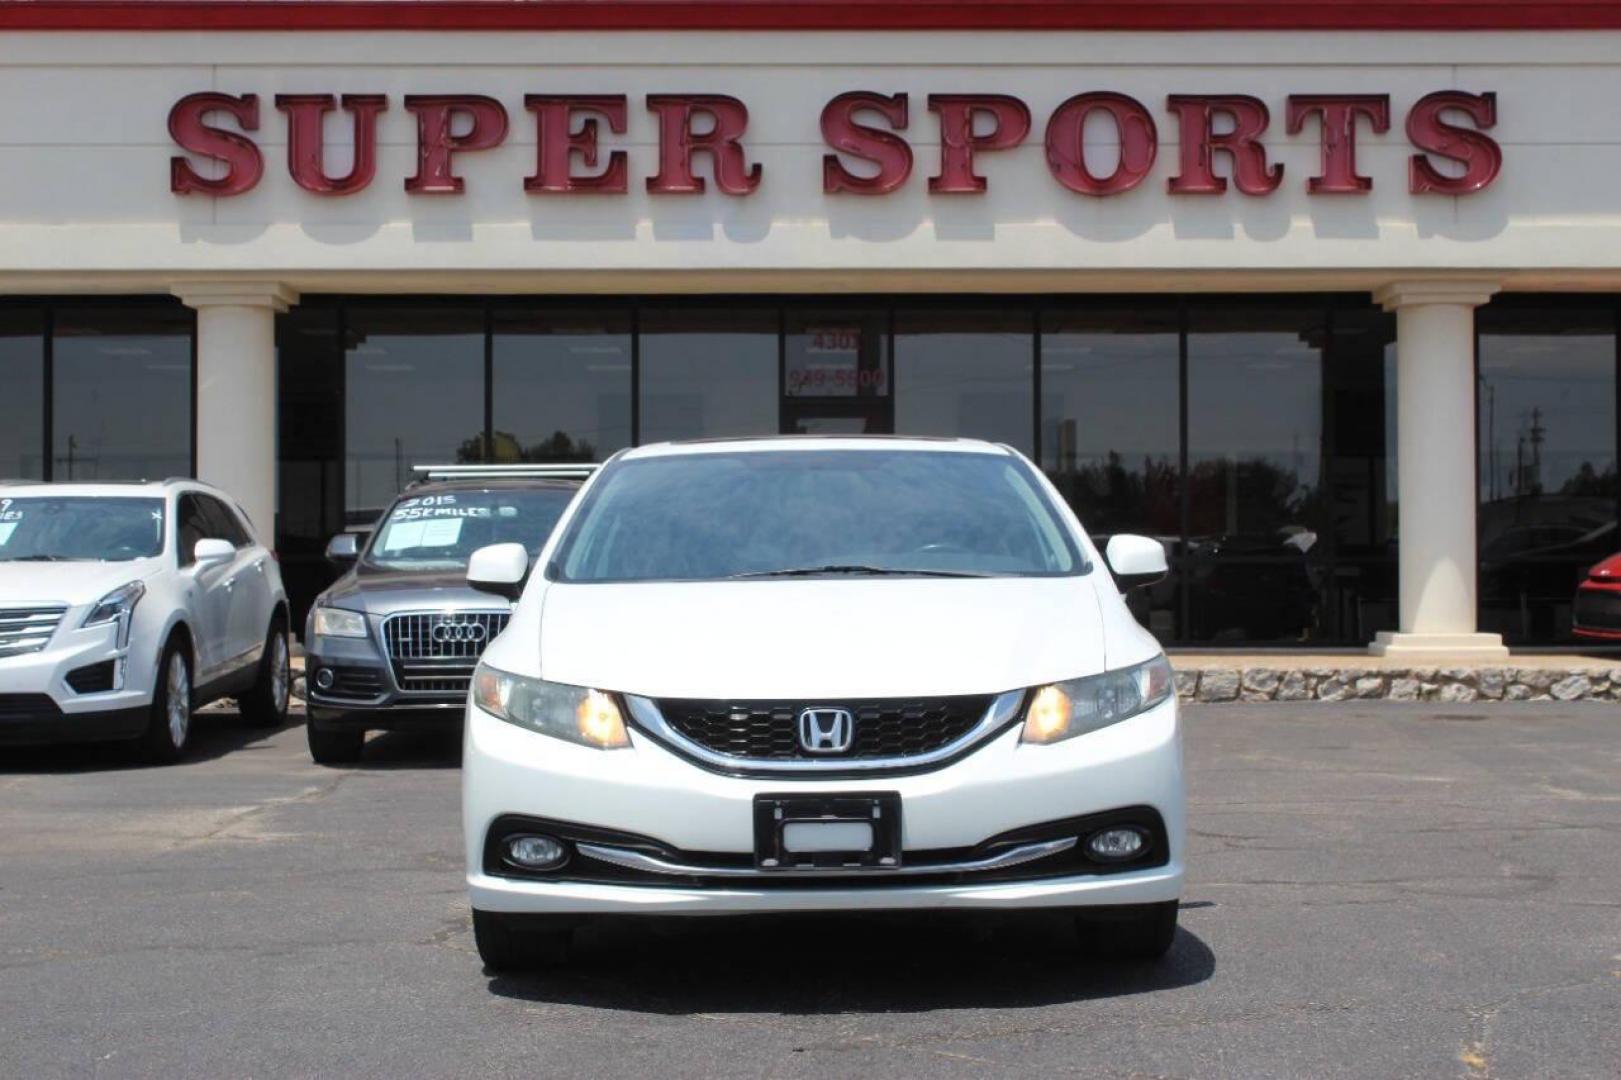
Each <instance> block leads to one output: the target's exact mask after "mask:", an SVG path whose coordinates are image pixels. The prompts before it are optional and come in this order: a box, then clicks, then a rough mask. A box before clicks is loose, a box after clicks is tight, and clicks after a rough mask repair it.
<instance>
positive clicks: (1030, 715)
mask: <svg viewBox="0 0 1621 1080" xmlns="http://www.w3.org/2000/svg"><path fill="white" fill-rule="evenodd" d="M1175 692H1176V680H1175V678H1174V677H1173V676H1172V674H1171V662H1170V661H1169V660H1167V659H1165V656H1164V654H1163V653H1162V654H1160V655H1159V656H1156V657H1154V659H1152V660H1150V661H1148V662H1147V663H1143V664H1137V665H1135V666H1134V667H1128V668H1120V669H1118V670H1116V671H1105V672H1104V673H1103V674H1101V675H1088V676H1087V677H1086V678H1084V679H1070V680H1069V681H1068V682H1061V683H1049V684H1048V685H1046V686H1042V687H1039V688H1037V690H1036V692H1035V694H1033V695H1032V696H1031V698H1030V706H1029V708H1028V709H1026V711H1025V714H1024V731H1023V733H1022V734H1020V736H1019V741H1020V742H1027V743H1055V742H1062V741H1063V740H1065V739H1073V738H1074V737H1075V736H1077V735H1085V734H1086V733H1087V732H1088V731H1096V730H1098V729H1099V728H1104V727H1108V726H1109V725H1110V724H1118V723H1119V722H1120V721H1122V720H1126V719H1129V718H1131V717H1133V716H1136V715H1137V714H1138V713H1140V712H1145V711H1147V710H1148V709H1152V708H1153V707H1154V706H1155V705H1158V704H1159V703H1160V702H1162V701H1164V700H1165V699H1166V698H1168V697H1170V696H1171V695H1172V694H1174V693H1175Z"/></svg>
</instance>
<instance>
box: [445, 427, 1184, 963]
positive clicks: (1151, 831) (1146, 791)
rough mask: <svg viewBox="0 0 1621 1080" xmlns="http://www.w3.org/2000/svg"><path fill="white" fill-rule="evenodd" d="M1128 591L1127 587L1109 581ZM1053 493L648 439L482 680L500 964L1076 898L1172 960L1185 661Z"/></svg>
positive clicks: (881, 466) (961, 474)
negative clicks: (653, 933) (718, 925)
mask: <svg viewBox="0 0 1621 1080" xmlns="http://www.w3.org/2000/svg"><path fill="white" fill-rule="evenodd" d="M1111 570H1112V571H1113V575H1112V576H1111ZM1165 571H1166V560H1165V552H1164V549H1163V548H1162V547H1161V546H1160V544H1159V543H1158V542H1157V541H1155V540H1152V539H1150V538H1147V537H1141V536H1115V537H1113V538H1112V539H1111V540H1110V542H1109V545H1108V562H1107V564H1105V562H1104V560H1103V558H1102V557H1100V555H1099V554H1098V552H1097V549H1096V548H1095V547H1094V546H1093V545H1092V542H1091V540H1090V539H1089V538H1088V537H1087V535H1086V532H1085V531H1084V530H1083V529H1082V528H1081V526H1080V524H1079V522H1077V521H1076V520H1075V517H1074V515H1073V514H1072V513H1071V512H1070V510H1069V508H1068V507H1067V506H1065V505H1064V502H1063V500H1062V499H1061V498H1060V497H1059V495H1058V493H1057V492H1056V491H1055V490H1054V489H1053V486H1052V485H1051V484H1050V483H1049V482H1048V481H1047V478H1046V477H1045V476H1043V475H1042V474H1041V472H1040V471H1039V470H1038V469H1036V468H1035V467H1034V466H1032V465H1031V464H1030V462H1028V461H1027V460H1025V458H1023V457H1022V456H1021V455H1019V454H1018V453H1016V452H1015V451H1013V450H1010V449H1008V448H1007V447H1003V446H993V445H991V444H989V443H983V442H977V441H970V440H944V439H932V440H931V439H874V438H864V439H850V438H844V439H838V438H832V439H817V438H809V439H806V438H799V439H795V438H783V439H756V440H733V441H724V440H721V441H711V442H695V443H686V444H664V445H658V446H646V447H641V448H639V449H635V450H628V451H625V452H623V453H621V454H619V455H617V456H616V457H614V458H613V459H612V460H611V461H610V462H608V464H606V465H604V466H603V468H602V470H601V471H600V472H599V473H598V474H597V475H596V476H595V477H594V478H593V479H592V480H591V481H589V482H588V483H587V485H586V486H585V488H584V489H582V491H581V493H580V495H579V496H578V497H576V499H575V500H574V502H573V504H572V505H571V507H570V509H569V510H568V511H567V512H566V514H565V516H564V518H563V520H562V521H561V522H560V523H559V525H558V527H557V529H556V530H555V531H554V532H553V534H552V538H551V540H550V541H549V542H548V543H547V545H546V547H545V549H544V550H543V551H542V552H541V555H540V561H539V564H538V567H537V569H536V570H535V571H534V573H533V575H532V577H531V578H530V579H529V580H528V581H527V584H525V579H526V576H528V572H529V560H528V553H527V552H526V551H525V550H524V548H523V546H522V545H515V544H508V545H497V546H493V547H488V548H483V549H481V550H479V551H478V552H475V553H474V554H473V557H472V559H471V560H470V562H469V566H468V575H467V576H468V580H469V582H470V583H472V584H473V585H474V586H475V587H479V588H482V589H485V590H487V591H490V592H497V593H501V594H503V595H509V596H514V597H516V596H519V595H520V594H521V597H522V598H521V599H520V600H519V601H518V603H517V605H516V606H515V607H514V609H513V612H512V620H511V622H510V623H509V624H508V626H507V629H506V631H505V632H504V633H502V634H501V636H500V637H498V638H496V640H495V641H494V642H493V643H491V644H490V646H489V647H488V648H487V649H486V651H485V652H484V655H483V658H482V661H481V662H480V664H479V667H478V670H477V672H476V673H475V675H474V678H473V686H472V691H471V694H470V700H469V702H468V709H467V724H466V735H465V747H464V753H463V759H462V761H463V779H462V810H463V826H464V829H465V843H466V857H467V881H468V885H469V887H470V891H471V894H472V903H473V928H474V932H475V937H476V940H477V944H478V948H479V953H480V955H481V956H482V957H483V958H484V961H485V963H486V964H487V965H488V966H489V967H491V968H493V969H501V968H506V967H518V966H525V965H529V964H533V963H536V962H544V961H547V960H552V959H556V958H558V957H559V956H560V955H561V954H562V952H563V951H564V950H565V949H566V947H567V945H568V943H569V939H570V936H571V934H572V931H573V929H574V928H575V927H576V925H577V924H578V923H579V922H580V921H582V920H584V919H589V918H591V917H593V916H597V915H603V914H616V915H625V914H675V915H683V914H684V915H722V914H733V913H743V912H786V911H819V910H821V911H825V910H834V909H837V910H857V909H866V910H875V909H937V908H965V909H974V910H980V911H988V910H995V909H1008V908H1049V909H1054V908H1056V909H1068V910H1070V911H1071V912H1072V913H1073V915H1074V916H1075V924H1076V926H1077V927H1078V929H1079V930H1080V931H1081V933H1082V934H1083V935H1084V937H1085V939H1086V940H1087V942H1088V943H1089V944H1090V946H1091V947H1092V948H1093V949H1094V950H1095V951H1097V952H1100V953H1106V954H1113V955H1116V956H1122V957H1132V958H1138V959H1150V958H1154V957H1157V956H1159V955H1160V954H1162V953H1163V952H1165V950H1166V949H1167V948H1168V947H1169V946H1170V944H1171V941H1172V938H1173V935H1174V934H1175V930H1176V916H1177V901H1178V897H1179V895H1180V893H1181V889H1182V879H1183V860H1184V850H1183V835H1184V825H1183V815H1184V810H1183V807H1184V796H1183V781H1182V756H1181V746H1182V742H1181V734H1180V730H1179V727H1178V721H1177V703H1176V693H1175V687H1174V681H1173V679H1172V675H1171V668H1170V665H1169V664H1168V663H1167V662H1166V659H1165V655H1164V653H1163V652H1162V651H1161V649H1160V647H1159V645H1158V643H1157V642H1156V641H1155V640H1154V638H1153V637H1152V636H1151V635H1149V634H1148V632H1147V631H1145V630H1144V629H1143V628H1142V627H1141V626H1139V625H1138V624H1137V623H1136V621H1135V620H1134V619H1133V618H1132V616H1131V614H1130V612H1129V611H1128V610H1127V607H1126V604H1125V601H1124V599H1123V597H1122V593H1121V590H1122V589H1129V588H1131V587H1134V586H1137V585H1144V584H1148V583H1150V582H1153V581H1156V580H1158V579H1159V578H1161V577H1163V576H1164V574H1165Z"/></svg>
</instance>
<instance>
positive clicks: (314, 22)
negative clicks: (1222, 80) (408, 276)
mask: <svg viewBox="0 0 1621 1080" xmlns="http://www.w3.org/2000/svg"><path fill="white" fill-rule="evenodd" d="M1613 29H1621V0H1564V2H1562V3H1534V2H1525V0H1409V2H1407V3H1394V2H1389V0H1384V2H1380V0H1372V2H1360V0H1242V2H1240V0H865V2H864V0H502V2H491V0H123V2H115V0H0V30H86V31H91V30H438V31H444V30H1161V31H1169V30H1613Z"/></svg>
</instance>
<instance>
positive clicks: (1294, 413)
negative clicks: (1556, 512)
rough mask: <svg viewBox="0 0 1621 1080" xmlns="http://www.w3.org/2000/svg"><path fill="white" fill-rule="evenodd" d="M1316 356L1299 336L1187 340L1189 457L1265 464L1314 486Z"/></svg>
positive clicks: (1318, 422) (1318, 429) (1197, 336)
mask: <svg viewBox="0 0 1621 1080" xmlns="http://www.w3.org/2000/svg"><path fill="white" fill-rule="evenodd" d="M1321 448H1322V373H1321V371H1320V370H1319V363H1318V351H1317V349H1315V348H1314V347H1312V346H1310V345H1308V344H1306V343H1305V342H1303V341H1301V340H1300V336H1299V335H1298V334H1295V333H1194V334H1189V335H1188V455H1189V457H1190V458H1191V459H1192V460H1194V461H1199V460H1204V459H1209V458H1222V457H1226V458H1234V459H1237V460H1244V459H1253V458H1264V459H1266V460H1268V461H1271V462H1272V463H1274V464H1276V465H1280V466H1283V467H1285V468H1288V469H1291V470H1293V471H1294V472H1296V473H1297V474H1298V475H1299V478H1300V480H1301V482H1302V483H1304V484H1308V485H1310V484H1314V483H1316V481H1317V460H1318V457H1319V454H1320V452H1321Z"/></svg>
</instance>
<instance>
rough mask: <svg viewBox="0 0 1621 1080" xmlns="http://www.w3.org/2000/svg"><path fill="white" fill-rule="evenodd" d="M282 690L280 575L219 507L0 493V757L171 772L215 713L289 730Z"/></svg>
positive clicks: (91, 494)
mask: <svg viewBox="0 0 1621 1080" xmlns="http://www.w3.org/2000/svg"><path fill="white" fill-rule="evenodd" d="M288 675H289V672H288V644H287V595H286V593H285V592H284V591H283V589H282V582H281V571H280V569H279V568H278V567H277V565H276V561H275V556H274V555H273V554H272V553H271V552H270V551H269V549H267V548H266V547H265V546H264V545H263V544H261V543H260V542H259V540H258V539H257V538H256V537H255V535H254V532H253V528H252V526H251V525H249V523H248V521H247V518H246V516H245V515H244V514H243V513H242V511H241V509H240V508H239V507H237V506H236V505H235V504H234V503H233V502H232V501H231V500H230V499H229V498H228V497H227V496H226V495H225V494H224V493H223V492H220V491H219V490H217V489H215V488H212V487H209V486H208V485H206V484H201V483H197V482H195V481H190V480H168V481H164V482H162V483H128V484H118V483H108V484H79V483H72V484H31V483H23V482H15V481H7V482H0V743H3V744H11V745H16V744H19V743H32V742H71V741H80V740H92V739H137V740H139V741H140V744H141V748H142V750H143V751H144V752H145V755H146V756H147V757H148V758H149V759H151V760H157V761H168V760H174V759H175V758H178V757H179V756H180V755H181V754H182V753H183V752H184V750H185V749H186V744H187V741H188V739H189V737H190V733H191V714H192V710H193V709H195V708H198V707H200V706H202V705H205V704H207V703H208V702H210V701H213V700H215V699H217V698H221V697H236V698H238V700H239V701H240V703H241V706H242V713H243V715H244V716H245V717H247V718H248V719H249V720H250V721H251V722H254V723H259V724H264V725H267V726H268V725H280V724H281V723H282V722H283V721H284V720H285V718H286V715H287V692H288V685H289V677H288Z"/></svg>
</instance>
